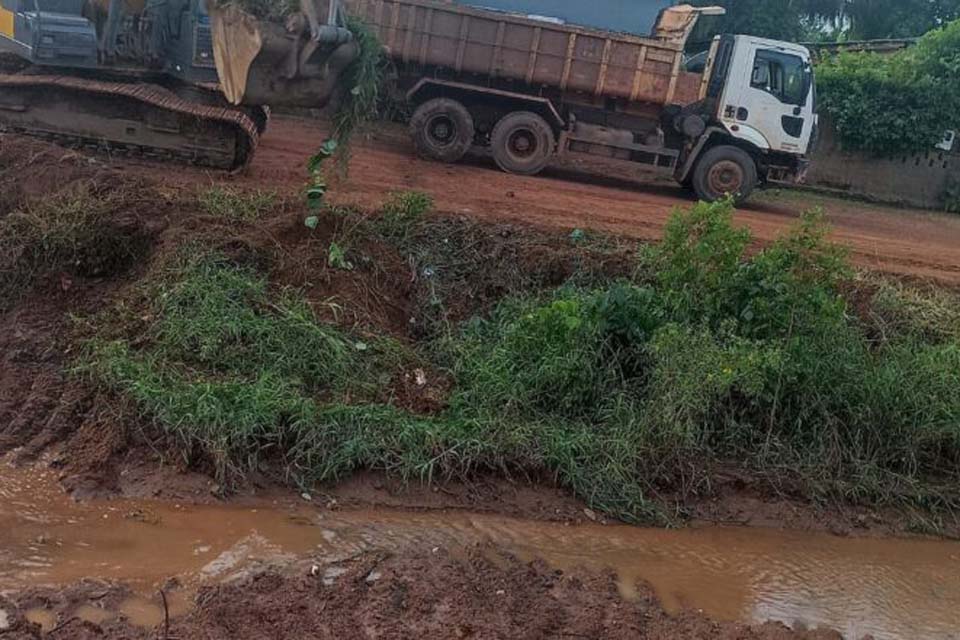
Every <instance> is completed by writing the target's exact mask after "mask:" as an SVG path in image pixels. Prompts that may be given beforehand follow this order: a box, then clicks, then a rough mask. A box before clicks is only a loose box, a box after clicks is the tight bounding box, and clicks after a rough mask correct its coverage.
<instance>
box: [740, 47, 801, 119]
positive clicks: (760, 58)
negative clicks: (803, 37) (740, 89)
mask: <svg viewBox="0 0 960 640" xmlns="http://www.w3.org/2000/svg"><path fill="white" fill-rule="evenodd" d="M811 75H812V71H811V69H810V65H809V64H808V63H807V62H806V61H805V60H804V59H803V58H801V57H800V56H795V55H792V54H789V53H783V52H782V51H774V50H771V49H759V50H757V55H756V58H754V62H753V76H752V78H751V80H750V86H752V87H753V88H755V89H760V90H761V91H766V92H767V93H769V94H770V95H773V96H775V97H776V98H777V99H779V100H780V102H783V103H784V104H792V105H797V106H801V107H802V106H803V105H805V104H806V103H807V95H808V94H809V93H810V84H811Z"/></svg>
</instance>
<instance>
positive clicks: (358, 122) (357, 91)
mask: <svg viewBox="0 0 960 640" xmlns="http://www.w3.org/2000/svg"><path fill="white" fill-rule="evenodd" d="M346 20H347V28H348V29H350V32H351V33H353V38H354V41H355V42H356V43H357V49H358V55H357V59H356V60H354V61H353V62H352V63H351V64H350V66H349V67H347V69H346V71H345V72H344V74H343V85H344V87H346V88H347V89H346V90H345V91H344V92H343V97H342V98H341V101H340V104H339V105H338V108H337V111H336V113H335V114H334V116H333V126H334V128H333V136H332V137H333V139H334V140H336V141H337V144H338V145H339V146H340V149H341V157H342V158H343V161H344V162H345V161H346V159H348V158H349V151H350V141H351V140H352V138H353V135H354V133H355V132H356V131H357V130H359V129H360V128H361V127H362V126H363V125H364V124H365V123H366V122H368V121H370V120H373V119H374V118H375V117H376V116H377V109H378V105H379V101H380V87H381V85H382V83H383V75H384V65H385V64H386V62H385V60H384V57H383V45H382V44H381V43H380V39H379V38H378V37H377V34H376V33H374V31H373V30H372V29H371V28H370V27H368V26H367V24H366V23H365V22H363V20H360V19H358V18H355V17H353V16H347V19H346Z"/></svg>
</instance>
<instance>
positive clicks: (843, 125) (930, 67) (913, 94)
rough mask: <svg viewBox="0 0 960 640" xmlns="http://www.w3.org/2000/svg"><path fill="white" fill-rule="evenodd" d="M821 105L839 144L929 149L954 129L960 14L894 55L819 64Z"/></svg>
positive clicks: (959, 90) (885, 151) (877, 150)
mask: <svg viewBox="0 0 960 640" xmlns="http://www.w3.org/2000/svg"><path fill="white" fill-rule="evenodd" d="M817 87H818V91H819V97H820V101H821V105H822V106H823V109H824V110H825V111H826V112H827V113H828V114H829V115H830V117H831V120H832V122H833V125H834V128H835V129H836V132H837V134H838V136H839V137H840V141H841V143H842V144H843V146H844V148H846V149H848V150H851V151H867V152H870V153H874V154H877V155H886V156H891V155H898V154H908V153H915V152H922V151H927V150H930V149H932V148H933V146H934V145H935V144H937V143H938V142H940V141H941V140H942V139H943V134H944V132H946V131H948V130H950V129H960V20H957V21H955V22H952V23H950V24H949V25H947V26H945V27H943V28H941V29H937V30H934V31H931V32H930V33H928V34H926V35H925V36H923V37H922V38H921V39H920V41H919V42H918V43H917V44H916V46H914V47H911V48H909V49H905V50H903V51H901V52H898V53H896V54H895V55H886V56H884V55H879V54H875V53H842V54H840V55H839V56H836V57H833V58H829V59H827V60H825V61H824V62H822V63H821V64H820V65H819V66H818V68H817Z"/></svg>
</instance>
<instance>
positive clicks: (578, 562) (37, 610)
mask: <svg viewBox="0 0 960 640" xmlns="http://www.w3.org/2000/svg"><path fill="white" fill-rule="evenodd" d="M0 518H2V519H3V521H4V522H5V523H6V525H7V526H6V527H5V528H4V530H3V531H2V532H0V549H2V552H0V591H4V592H7V593H19V594H20V595H18V596H16V597H15V599H16V600H17V603H18V607H17V610H18V611H19V612H20V613H21V614H22V615H23V616H24V617H25V618H26V619H27V620H29V621H31V622H33V623H37V624H39V625H40V626H41V627H42V628H43V629H45V630H47V631H50V630H52V629H54V628H58V627H59V625H63V624H65V623H67V622H69V619H70V617H71V616H75V617H77V618H80V619H83V620H84V621H85V622H86V623H88V624H94V625H101V624H105V623H106V622H107V621H118V622H123V623H124V624H125V625H128V626H130V625H132V626H134V627H141V628H150V629H152V628H155V627H157V626H158V625H160V624H161V623H162V621H163V619H164V608H163V605H162V603H161V602H160V601H159V600H158V595H157V594H158V592H159V591H161V590H162V591H163V592H164V594H165V597H167V607H166V609H167V611H166V615H168V616H172V617H173V618H174V619H175V620H176V625H181V626H182V627H183V628H184V629H190V628H191V625H200V628H204V629H207V628H208V627H211V626H218V627H219V631H218V633H221V634H222V636H223V637H263V636H256V635H253V633H254V632H253V629H255V628H258V627H257V624H260V625H261V626H260V627H259V633H263V634H265V636H267V637H308V636H309V635H310V634H311V633H314V634H316V635H317V637H364V636H366V637H377V636H381V637H382V636H386V637H406V635H407V634H408V633H413V632H415V631H416V632H419V633H423V634H426V637H444V635H443V632H442V631H443V629H450V628H458V626H459V625H463V624H467V625H469V624H471V622H470V621H471V620H479V621H481V624H484V625H488V627H489V628H488V629H487V632H489V633H492V634H493V636H492V637H525V638H526V637H547V636H550V635H551V633H556V632H557V631H558V630H560V629H563V630H564V632H565V633H568V634H577V633H587V634H593V635H589V637H630V636H629V634H628V635H618V634H621V633H623V630H625V629H631V628H633V629H639V630H644V631H643V633H647V634H648V635H647V636H645V637H667V636H661V635H657V633H659V631H651V630H649V629H647V627H646V625H647V624H649V621H648V616H649V615H651V614H652V613H656V617H657V618H658V619H660V620H661V621H662V622H664V624H666V625H667V628H669V629H673V630H674V632H676V631H677V630H678V628H677V627H676V625H682V624H686V623H688V622H690V623H692V622H696V623H697V624H703V622H704V616H706V618H709V619H713V620H720V621H725V622H726V623H728V625H727V628H729V629H738V628H739V629H742V628H741V627H740V626H739V625H743V624H758V623H763V622H765V621H767V620H773V621H777V622H781V623H784V624H787V625H790V626H793V627H795V628H798V629H806V628H811V629H816V628H833V629H839V630H841V631H842V632H843V633H844V635H845V636H846V637H849V638H859V637H862V636H864V635H867V634H870V635H872V636H874V637H875V638H877V639H883V638H907V637H909V638H916V639H918V640H919V639H922V638H949V637H951V636H950V634H951V633H954V632H955V631H956V630H957V629H960V588H958V587H960V584H958V583H957V581H956V579H955V576H956V574H957V572H958V571H960V546H958V545H956V544H953V543H946V542H935V541H919V540H915V541H907V540H880V539H876V540H849V539H841V538H837V537H832V536H826V535H816V534H804V533H799V532H787V531H774V530H766V529H742V528H717V527H707V528H700V529H690V530H684V531H666V530H652V529H642V528H636V527H627V526H616V525H611V526H603V525H601V524H599V523H596V522H589V523H584V524H581V525H577V526H571V525H569V524H560V523H542V522H541V523H538V522H534V521H530V520H526V519H517V518H507V517H504V516H498V515H490V514H487V515H484V514H476V513H468V512H459V513H410V512H403V511H396V510H389V509H376V510H371V509H359V510H353V509H347V510H341V509H339V508H337V505H335V504H331V503H330V502H326V503H323V502H322V501H321V504H319V505H318V504H315V502H314V501H313V499H312V496H311V500H310V501H307V500H304V499H303V498H300V499H297V500H294V499H291V498H290V497H285V496H283V495H276V496H274V497H272V498H259V499H256V500H254V499H247V500H241V501H236V502H234V503H232V504H230V505H214V506H205V507H204V506H197V505H192V506H191V505H183V504H175V503H174V504H171V503H169V502H154V501H133V500H112V501H94V502H86V503H76V502H73V501H71V500H70V499H69V498H68V497H67V496H66V495H65V494H63V493H62V492H61V491H60V490H59V488H58V487H57V485H56V482H55V477H54V476H53V474H51V473H50V472H45V471H42V470H36V469H33V470H24V469H13V468H11V467H9V466H4V467H0ZM388 559H389V560H388ZM437 571H440V572H441V573H442V574H445V575H444V581H442V582H440V581H437V578H438V576H434V575H431V574H434V573H435V572H437ZM471 571H473V572H477V573H478V575H476V576H474V577H473V578H472V579H468V578H469V577H468V576H465V575H464V573H465V572H466V573H467V574H469V573H470V572H471ZM265 573H267V574H269V575H268V576H267V577H264V574H265ZM304 574H306V575H309V576H310V577H309V579H308V578H304V577H303V575H304ZM298 575H299V577H298ZM87 576H96V577H97V578H98V579H99V580H107V581H108V582H107V583H106V585H107V586H104V583H99V582H98V583H95V584H93V585H92V586H91V585H87V587H86V589H87V591H86V592H85V591H84V588H83V587H82V586H81V587H77V588H75V589H74V590H73V591H70V590H68V591H67V592H66V593H63V592H59V591H57V590H49V589H48V590H44V588H43V585H47V584H54V585H56V584H81V585H82V582H81V581H82V580H83V579H84V578H86V577H87ZM569 576H578V577H577V578H574V579H573V580H575V581H576V582H575V583H571V578H570V577H569ZM586 576H590V577H589V578H586ZM115 584H122V585H124V587H123V588H122V589H119V588H117V587H114V586H111V585H115ZM224 585H226V586H224ZM333 585H341V586H342V585H346V586H347V587H348V588H347V589H341V590H339V591H338V592H337V593H330V592H328V591H326V590H325V588H326V587H331V586H333ZM401 585H406V586H401ZM453 585H457V586H453ZM574 585H576V586H577V589H574V591H572V592H570V593H566V591H567V589H568V587H570V586H574ZM585 585H588V586H586V587H585ZM452 586H453V588H452V589H451V587H452ZM461 587H462V589H461ZM290 588H292V589H308V588H310V589H312V590H313V591H315V592H316V593H315V595H317V597H319V599H320V601H321V602H322V601H329V600H330V599H331V598H332V601H330V602H328V604H329V605H330V606H331V607H334V609H335V611H334V612H331V613H330V614H326V613H325V612H324V609H323V607H320V609H319V610H316V609H314V608H313V607H314V606H317V605H318V604H319V603H316V602H312V603H311V604H310V605H309V606H308V607H307V611H305V612H302V614H303V615H302V616H301V620H300V621H299V622H298V623H296V624H295V626H294V629H299V630H301V631H302V633H301V634H295V635H292V636H291V635H287V636H283V635H280V631H279V630H280V629H281V628H282V627H281V626H276V627H273V626H272V624H273V622H272V620H273V619H274V617H275V616H277V615H280V614H281V612H282V611H283V609H284V607H285V608H286V609H287V610H288V611H290V612H295V611H298V610H299V607H300V606H301V605H300V604H298V603H302V600H303V597H304V596H303V595H301V596H300V597H298V598H296V599H294V600H293V601H290V602H288V603H287V604H285V605H283V606H281V603H282V602H283V598H286V597H289V596H290V595H291V594H289V593H288V592H287V590H288V589H290ZM78 589H79V590H78ZM277 591H279V592H280V593H279V594H278V593H275V592H277ZM501 592H502V593H501ZM85 594H86V595H85ZM194 594H198V595H197V596H196V598H194ZM507 594H510V597H508V596H507ZM93 595H98V596H99V597H93ZM567 596H570V597H571V598H572V600H568V599H567ZM654 596H655V598H654ZM500 598H503V602H504V603H505V604H506V606H507V608H506V611H508V612H510V619H509V620H500V619H498V618H497V616H495V615H494V614H495V612H496V611H502V610H503V609H502V608H501V607H499V606H495V605H493V602H495V601H497V600H498V599H500ZM516 598H519V599H520V600H521V601H517V600H516ZM584 598H585V599H586V600H587V602H580V601H579V600H581V599H584ZM526 599H529V600H530V602H526V603H523V602H522V600H526ZM250 600H255V601H256V602H257V603H258V604H257V608H258V609H259V611H260V613H259V614H258V616H256V617H254V618H252V619H251V616H252V614H250V613H246V614H245V613H242V611H241V610H244V611H245V610H247V607H248V604H249V601H250ZM411 600H413V601H414V602H416V603H418V604H416V605H414V604H413V603H412V602H411ZM595 600H598V601H596V602H591V601H595ZM430 601H432V602H433V605H432V607H433V608H429V607H427V608H426V609H424V608H425V607H426V603H427V602H430ZM444 601H448V602H447V604H446V607H449V609H447V608H445V606H444ZM237 602H241V603H243V605H242V606H241V605H238V604H237ZM191 603H193V604H195V605H196V606H197V608H196V610H193V605H192V604H191ZM388 603H392V606H393V607H394V609H395V611H396V612H397V614H399V613H400V612H404V611H406V612H407V614H406V615H388V614H387V613H384V612H383V611H382V610H381V608H382V607H383V606H387V605H388ZM559 603H563V604H562V606H561V610H560V611H552V609H553V608H555V607H556V606H559ZM601 604H603V607H602V608H604V609H606V610H607V611H606V615H608V616H610V615H612V616H613V621H611V620H609V619H607V620H606V621H602V625H603V626H601V627H599V628H594V627H590V626H589V624H599V623H601V621H600V620H596V619H595V620H581V618H589V617H591V616H592V615H594V614H596V612H595V611H592V609H591V607H594V606H600V605H601ZM531 607H532V609H533V610H534V611H536V610H537V609H542V611H541V613H542V615H540V614H537V615H532V614H531V615H530V617H529V619H522V620H521V615H520V614H521V613H522V611H523V610H524V608H531ZM388 608H389V606H388ZM477 609H480V610H484V611H483V612H480V611H477ZM231 610H232V611H233V613H230V611H231ZM378 610H380V611H381V614H380V615H378V616H375V617H373V618H371V619H367V618H366V616H367V615H368V614H372V613H373V612H374V611H378ZM421 610H422V611H421ZM364 611H366V612H367V613H363V612H364ZM335 612H337V613H336V615H334V613H335ZM346 612H353V613H352V614H347V613H346ZM690 612H697V613H693V614H692V613H690ZM298 615H301V614H298ZM351 615H353V616H359V617H353V618H351ZM433 615H437V616H439V619H431V617H432V616H433ZM621 615H623V616H626V617H625V618H618V616H621ZM260 616H263V618H260ZM668 616H672V618H671V617H668ZM447 617H452V619H447ZM257 619H259V623H255V622H253V621H254V620H257ZM418 620H419V621H420V623H422V624H425V625H427V626H425V627H424V628H421V629H418V628H417V627H415V626H414V627H409V628H407V627H406V625H415V624H418V622H416V621H418ZM247 622H250V623H251V624H247ZM613 622H615V624H613ZM505 623H507V624H508V626H506V627H502V628H498V627H497V626H496V625H497V624H505ZM583 623H587V624H588V626H587V627H586V628H582V627H580V626H579V625H581V624H583ZM641 623H643V624H642V626H637V625H640V624H641ZM263 624H266V625H267V626H266V627H264V626H262V625H263ZM176 625H175V626H174V629H177V628H178V627H177V626H176ZM330 625H334V627H330ZM339 625H344V626H339ZM432 625H438V626H432ZM450 625H453V627H450ZM554 625H559V626H554ZM631 625H633V626H632V627H631ZM351 628H352V629H354V630H356V629H363V630H364V633H363V634H359V635H357V636H350V635H349V634H348V635H347V636H343V635H339V634H341V633H344V632H345V630H347V629H351ZM656 628H657V627H656V626H655V625H654V627H653V629H656ZM286 632H287V633H288V634H289V633H290V630H289V629H287V630H286ZM508 632H509V633H508ZM638 632H639V631H638ZM197 633H198V632H197V631H196V629H195V630H194V631H191V632H189V633H188V632H186V631H185V632H184V633H183V635H182V637H198V635H196V634H197ZM474 633H475V632H474ZM696 633H701V632H700V631H694V635H692V636H683V637H712V636H709V635H696ZM237 634H239V635H237ZM244 634H250V635H244ZM466 635H467V636H469V635H470V634H469V633H468V634H466ZM485 635H486V634H485V633H481V634H480V636H479V637H485ZM53 637H57V636H53ZM62 637H70V636H62ZM212 637H220V636H218V635H216V634H214V635H213V636H212ZM447 637H449V636H447ZM486 637H490V636H486ZM747 637H750V636H747ZM759 637H767V636H762V635H761V636H759Z"/></svg>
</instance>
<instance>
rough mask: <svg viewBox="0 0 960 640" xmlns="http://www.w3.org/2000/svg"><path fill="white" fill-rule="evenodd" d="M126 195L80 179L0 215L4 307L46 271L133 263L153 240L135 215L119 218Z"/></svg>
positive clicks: (98, 269)
mask: <svg viewBox="0 0 960 640" xmlns="http://www.w3.org/2000/svg"><path fill="white" fill-rule="evenodd" d="M124 197H125V194H123V193H117V192H113V193H110V194H102V193H95V192H94V189H93V187H92V186H91V185H90V184H88V183H78V184H77V185H75V186H74V187H73V188H71V189H68V190H66V191H64V192H62V193H60V194H58V195H56V196H54V197H51V198H47V199H42V200H37V201H32V202H28V203H26V204H24V205H23V206H21V207H20V208H19V209H17V210H15V211H12V212H11V213H9V214H7V215H6V216H4V217H2V218H0V310H4V309H7V308H9V307H10V306H12V305H13V304H15V303H16V301H17V300H18V299H19V298H20V296H21V295H23V293H24V292H25V291H26V290H27V289H28V288H29V287H30V286H31V285H33V284H34V283H35V282H36V281H37V280H38V279H39V278H41V277H43V276H46V275H50V274H54V273H56V272H58V271H59V272H62V273H65V274H79V275H84V276H98V275H106V274H111V273H116V272H119V271H122V270H124V269H127V268H128V267H130V266H132V264H134V263H135V261H136V260H137V258H138V257H139V256H141V255H142V254H143V253H144V251H145V249H146V246H147V244H149V240H148V238H147V237H146V236H145V235H144V234H143V232H142V229H141V228H140V227H139V225H138V224H137V222H136V221H135V220H126V221H123V220H119V219H116V217H115V215H114V214H115V209H116V207H117V203H118V202H121V201H122V199H123V198H124Z"/></svg>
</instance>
